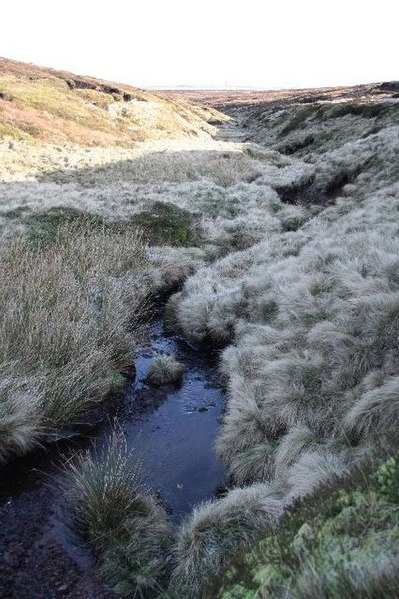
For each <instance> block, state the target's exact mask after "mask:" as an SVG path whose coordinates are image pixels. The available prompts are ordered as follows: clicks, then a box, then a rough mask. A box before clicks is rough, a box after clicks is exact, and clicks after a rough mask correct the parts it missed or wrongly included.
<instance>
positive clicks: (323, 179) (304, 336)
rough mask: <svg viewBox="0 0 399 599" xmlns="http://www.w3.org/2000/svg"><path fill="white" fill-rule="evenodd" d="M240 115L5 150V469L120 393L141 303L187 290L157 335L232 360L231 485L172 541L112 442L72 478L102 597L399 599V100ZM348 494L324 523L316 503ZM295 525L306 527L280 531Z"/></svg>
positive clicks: (240, 108)
mask: <svg viewBox="0 0 399 599" xmlns="http://www.w3.org/2000/svg"><path fill="white" fill-rule="evenodd" d="M378 89H380V88H378ZM380 91H381V89H380ZM368 93H369V92H368ZM366 96H367V94H366ZM338 100H339V101H338ZM228 111H229V114H230V115H231V116H232V117H233V118H232V120H230V121H227V120H226V121H225V122H224V124H220V123H219V125H218V128H219V132H218V136H217V137H216V138H211V137H210V136H208V137H206V136H205V135H203V136H198V138H195V136H194V137H191V138H190V139H185V140H177V141H173V142H172V141H164V140H157V141H145V142H137V143H136V145H135V146H134V147H133V148H132V149H126V148H116V147H111V148H85V149H82V148H79V149H77V147H76V146H73V145H70V146H65V145H62V146H59V145H57V144H53V143H48V142H46V143H40V144H38V143H37V144H35V143H33V144H32V143H30V142H29V143H28V142H27V141H26V140H12V139H10V138H7V139H5V140H4V141H3V142H2V146H1V149H0V152H1V157H2V162H1V164H2V167H1V169H2V170H1V172H0V176H1V180H2V182H1V183H0V234H1V236H2V238H3V241H2V244H3V248H2V254H1V257H0V267H1V268H2V272H3V277H2V278H3V281H4V284H3V287H2V289H1V290H0V301H1V303H2V305H3V306H4V310H3V313H2V315H1V318H0V337H1V339H2V340H3V341H4V343H3V344H2V349H1V350H0V358H1V362H2V366H1V368H2V373H3V371H4V376H2V382H1V386H0V400H1V404H0V431H1V436H0V459H2V460H4V461H6V460H7V459H9V458H10V456H12V455H14V454H16V453H24V452H27V451H29V450H31V449H32V448H34V447H36V446H37V445H38V444H40V443H42V442H43V441H45V440H46V439H47V438H48V437H49V436H51V435H54V434H57V433H58V432H59V431H60V430H61V431H62V430H64V429H65V428H70V427H74V426H75V424H76V422H79V421H81V420H82V419H84V418H85V415H86V414H87V412H88V411H90V410H92V409H93V407H95V406H96V405H97V404H98V403H99V401H100V399H103V398H105V397H107V396H108V394H109V393H110V392H111V391H114V390H115V389H118V388H121V387H122V386H123V377H121V372H122V373H123V372H125V373H126V369H127V366H128V364H129V363H130V362H129V360H130V358H131V355H132V352H133V351H134V349H136V350H137V348H138V347H140V343H141V339H142V336H143V320H144V313H145V307H146V305H147V304H148V298H149V297H153V296H154V295H155V294H159V293H171V292H172V291H176V290H177V292H176V293H174V294H173V295H172V296H171V297H170V299H169V301H168V303H167V307H166V313H165V322H166V324H167V326H168V327H171V329H173V330H175V331H179V332H180V334H183V335H184V336H185V338H186V339H188V340H189V341H190V343H192V344H193V345H196V346H203V347H204V346H205V347H214V348H218V349H219V350H220V372H221V374H222V376H223V379H224V382H225V386H226V389H227V397H228V401H227V408H226V411H225V414H224V417H223V422H222V426H221V431H220V434H219V437H218V441H217V453H218V455H219V456H220V458H221V459H222V460H223V461H224V463H225V464H226V465H227V468H228V471H229V476H230V481H231V486H230V489H229V490H228V491H227V492H226V493H225V494H224V496H223V497H221V498H218V499H213V500H211V501H209V502H205V503H203V504H200V505H196V506H194V507H193V512H192V514H191V515H190V516H189V517H187V519H186V520H185V522H184V523H183V525H182V526H181V527H180V529H179V531H178V533H177V536H174V535H173V533H172V532H171V530H170V528H169V527H168V523H167V516H166V514H165V512H164V509H163V506H162V505H159V502H158V500H157V498H156V497H154V496H153V495H152V494H151V492H148V493H144V492H143V490H142V489H141V488H139V486H137V487H136V486H135V476H134V472H133V471H132V470H130V466H129V460H128V459H127V456H126V455H125V454H124V452H123V448H122V447H121V446H120V445H118V444H116V445H113V446H112V444H111V447H114V449H115V448H117V449H118V451H120V456H119V457H118V458H115V456H113V455H111V454H110V453H109V454H106V455H105V457H104V456H103V462H100V463H97V462H96V461H95V459H94V457H93V456H89V455H86V456H85V457H83V458H81V461H80V462H79V464H78V466H76V467H75V470H74V476H75V485H76V486H75V491H74V494H73V497H72V500H71V505H72V507H71V510H72V512H73V513H75V516H76V519H77V522H78V523H79V526H80V527H81V529H82V531H83V533H84V535H85V536H86V538H87V539H88V542H89V543H90V545H91V546H92V548H93V549H94V552H95V554H96V556H97V558H98V564H99V571H100V574H101V576H102V578H103V579H104V580H105V582H106V583H107V584H108V586H109V587H110V588H112V589H113V591H114V592H117V593H118V594H120V595H122V596H129V593H130V594H134V593H142V595H143V596H149V597H154V596H162V593H164V592H166V591H165V587H166V586H167V585H168V590H167V592H166V593H167V594H166V595H165V596H167V597H179V598H180V599H185V598H187V599H188V598H189V597H190V599H191V598H195V597H198V598H204V599H205V598H206V599H207V598H208V597H215V596H217V595H218V594H219V596H223V597H228V598H230V597H231V598H233V597H237V598H238V597H268V596H272V597H305V596H306V597H307V596H310V597H313V596H314V597H317V596H331V597H336V596H337V597H338V595H339V596H341V597H345V596H347V597H353V596H354V597H356V596H365V597H378V596H381V595H378V592H379V589H381V588H383V589H388V590H389V592H390V593H391V596H396V595H395V594H396V592H397V591H398V584H397V581H398V579H399V573H398V569H397V560H396V557H397V536H396V533H397V527H398V522H397V516H396V515H395V514H397V503H398V495H397V489H398V487H397V480H398V472H399V471H398V468H397V460H396V458H395V457H392V458H391V457H390V456H394V455H395V452H396V451H397V447H398V444H397V441H398V439H397V425H398V424H399V403H398V398H399V354H398V335H399V242H398V239H399V236H398V233H399V167H398V164H399V162H398V156H399V104H398V100H397V99H396V98H395V97H394V93H390V92H389V93H388V92H386V93H385V91H384V90H382V95H381V94H380V95H378V94H377V95H376V96H373V97H372V98H371V97H369V96H367V97H362V96H361V97H356V98H355V100H353V99H351V98H350V97H346V98H335V97H333V98H332V99H325V98H316V97H314V98H313V97H310V100H309V101H308V100H307V101H306V102H303V103H301V102H300V101H298V98H297V97H293V98H291V100H286V99H284V101H281V102H280V103H279V101H278V99H275V98H273V101H270V102H267V101H266V102H264V103H262V102H257V103H252V104H251V103H250V104H248V105H246V106H244V105H237V104H234V105H230V106H229V107H228ZM138 229H139V230H140V231H142V232H143V233H139V232H137V230H138ZM143 234H144V238H143V237H142V235H143ZM19 235H21V237H20V236H19ZM16 297H17V298H18V301H17V302H15V298H16ZM132 315H133V317H132ZM160 366H162V362H161V363H160ZM173 368H176V364H174V365H173ZM171 369H172V367H171V363H170V362H168V364H167V366H166V375H165V371H162V374H163V375H165V376H171V375H173V373H172V372H171ZM118 455H119V454H118ZM389 460H391V461H389ZM383 462H385V466H381V463H383ZM105 466H107V469H105ZM359 473H360V474H359ZM375 473H377V474H375ZM355 474H356V476H357V477H359V476H360V477H361V478H362V483H359V486H358V487H357V486H356V485H357V484H358V483H357V482H356V481H355V482H353V481H352V479H353V477H354V476H355ZM356 480H357V479H356ZM376 481H377V482H376ZM362 485H363V486H362ZM387 486H388V487H389V490H388V491H387V490H386V487H387ZM341 487H342V488H343V487H345V488H346V489H347V490H346V491H342V494H341V495H339V493H340V491H337V493H338V495H337V496H335V495H332V491H331V493H330V495H331V497H334V498H336V499H332V500H331V502H332V503H331V504H328V505H327V502H326V510H325V512H322V514H321V516H320V519H319V520H317V521H316V520H315V518H314V516H313V515H312V514H314V512H312V509H319V508H318V503H317V502H318V501H319V499H318V497H323V495H322V494H323V493H326V489H327V490H328V489H334V492H335V490H336V489H339V488H341ZM392 489H393V491H392ZM320 493H321V495H319V494H320ZM345 493H347V495H345ZM115 497H117V499H118V501H116V500H115ZM312 502H313V503H312ZM298 505H299V506H300V509H301V510H303V512H299V514H301V513H303V514H304V516H303V519H304V521H305V524H306V523H308V524H309V528H311V529H312V530H309V529H306V531H304V530H303V527H302V524H303V521H302V522H300V523H299V524H298V522H297V521H295V515H294V516H293V518H294V524H293V525H291V524H289V525H286V524H285V522H286V520H287V514H290V513H291V511H292V510H294V508H296V507H297V506H298ZM312 505H313V508H312ZM110 506H113V507H112V509H110ZM301 506H302V507H301ZM359 506H360V507H359ZM357 509H364V513H365V514H367V517H365V522H364V523H363V525H364V527H368V528H369V531H370V534H369V535H368V536H367V537H366V536H364V535H362V534H360V533H359V534H358V533H357V532H356V526H355V525H356V522H354V521H353V519H351V517H350V514H354V513H355V512H356V510H357ZM111 512H112V517H111V515H110V514H111ZM294 514H295V510H294ZM324 516H325V517H324ZM288 517H290V516H288ZM299 518H300V517H299ZM290 522H291V520H290ZM329 524H331V526H329ZM388 524H389V526H388ZM284 527H285V528H284ZM290 527H291V528H290ZM301 527H302V528H301ZM345 527H346V528H345ZM327 529H328V530H327ZM343 529H345V531H346V533H345V535H344V534H343V533H342V530H343ZM388 529H389V531H388ZM137 531H139V532H137ZM287 531H288V532H287ZM312 531H313V532H312ZM392 531H393V532H392ZM139 533H140V534H139ZM305 533H306V535H305ZM313 533H314V535H313ZM278 535H280V536H281V538H282V539H286V544H285V545H284V546H283V548H281V547H279V546H275V545H273V543H274V540H273V539H275V538H276V536H277V537H278ZM312 535H313V536H312ZM315 535H316V536H315ZM305 536H306V538H305ZM327 536H328V539H327ZM316 537H317V539H316ZM315 539H316V540H315ZM326 539H327V541H328V542H330V541H331V543H332V544H333V545H334V547H338V546H340V547H341V550H342V552H343V554H345V555H346V557H347V559H346V561H345V563H344V564H342V563H339V564H338V561H339V560H336V561H334V559H331V560H329V561H328V560H327V557H328V552H327V551H326V546H327V545H328V542H327V541H326ZM331 539H332V540H331ZM259 542H260V543H261V544H260V545H259V551H258V550H257V547H258V543H259ZM262 543H263V545H262ZM340 544H341V545H340ZM299 545H300V551H302V552H303V556H304V560H305V561H304V562H303V563H302V562H300V561H299V562H298V561H295V559H294V557H293V554H295V551H294V549H293V548H294V547H296V546H299ZM265 547H266V549H265ZM250 551H254V553H250ZM338 553H339V552H338V549H337V555H338ZM301 555H302V554H301ZM330 557H331V556H330ZM327 561H328V563H327ZM254 563H255V564H256V565H255V566H253V564H254ZM271 563H273V564H274V565H273V568H272V567H269V564H271ZM143 564H145V566H143ZM232 564H233V565H232ZM248 564H250V565H248ZM276 564H277V565H276ZM359 568H360V569H361V571H362V573H363V574H364V577H365V579H366V580H363V581H362V585H363V586H362V587H360V586H359V585H360V582H359V580H360V579H359V576H358V570H359ZM296 574H298V577H296ZM220 576H224V577H225V578H224V583H223V585H224V587H223V590H221V589H220V588H215V586H214V585H215V580H217V579H218V577H220ZM340 578H341V579H344V580H346V581H349V582H348V586H347V588H348V589H350V590H349V591H348V593H347V595H345V589H344V590H342V586H341V583H340V582H339V579H340ZM167 581H169V582H167ZM310 585H311V586H310ZM351 585H352V586H351ZM310 588H312V589H313V590H312V594H306V593H307V592H308V593H310V591H309V589H310ZM162 589H163V590H162ZM318 593H319V595H318ZM320 593H321V594H320ZM398 595H399V592H398ZM132 596H133V595H132Z"/></svg>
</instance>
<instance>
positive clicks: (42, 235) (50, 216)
mask: <svg viewBox="0 0 399 599" xmlns="http://www.w3.org/2000/svg"><path fill="white" fill-rule="evenodd" d="M16 210H18V209H16ZM14 212H15V211H14ZM16 216H18V214H17V215H16ZM25 223H26V225H27V229H28V237H29V239H30V241H32V242H33V243H34V244H37V245H39V246H45V245H48V244H50V243H54V242H55V241H56V239H57V235H58V232H59V230H60V227H62V226H63V225H66V224H73V225H74V226H77V227H82V228H89V229H91V230H93V231H95V230H97V231H98V230H99V229H101V228H104V227H106V226H107V225H106V224H105V222H104V219H103V218H102V217H101V216H98V215H95V214H89V213H87V212H84V211H82V210H78V209H77V208H67V207H61V206H60V207H55V208H51V209H50V210H47V211H46V212H40V213H37V214H32V215H30V216H28V217H27V218H26V220H25Z"/></svg>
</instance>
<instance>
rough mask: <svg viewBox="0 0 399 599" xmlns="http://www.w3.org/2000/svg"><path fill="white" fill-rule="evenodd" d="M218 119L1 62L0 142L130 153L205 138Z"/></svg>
mask: <svg viewBox="0 0 399 599" xmlns="http://www.w3.org/2000/svg"><path fill="white" fill-rule="evenodd" d="M217 119H218V117H217V113H216V112H215V111H214V110H212V109H207V108H206V107H204V108H201V107H199V106H192V105H189V104H187V103H186V102H185V101H184V100H180V99H175V100H170V99H168V98H166V97H164V96H162V95H161V94H156V93H151V92H147V91H144V90H141V89H138V88H135V87H131V86H129V85H122V84H117V83H111V82H109V81H103V80H100V79H94V78H92V77H83V76H77V75H74V74H73V73H68V72H65V71H55V70H53V69H48V68H43V67H37V66H35V65H30V64H25V63H21V62H17V61H13V60H9V59H6V58H0V139H4V138H5V137H7V138H11V139H15V140H28V141H32V140H40V141H46V142H52V143H68V144H79V145H81V146H92V145H99V146H112V145H121V146H124V147H129V146H131V145H132V143H133V142H135V141H144V140H146V139H163V138H169V137H179V136H185V137H193V136H194V137H196V136H201V135H202V136H204V135H205V136H206V135H207V134H210V133H212V132H213V131H214V128H213V127H212V124H211V122H212V121H215V120H217Z"/></svg>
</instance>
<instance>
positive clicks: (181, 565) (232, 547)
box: [170, 484, 282, 598]
mask: <svg viewBox="0 0 399 599" xmlns="http://www.w3.org/2000/svg"><path fill="white" fill-rule="evenodd" d="M281 515H282V502H281V499H280V497H279V496H278V493H276V491H275V490H274V489H272V488H270V487H269V486H267V485H260V484H258V485H253V486H249V487H247V488H244V489H235V490H233V491H230V493H229V494H228V495H227V496H226V497H225V498H223V499H220V500H219V501H217V502H213V503H212V502H209V503H206V504H203V505H202V506H200V507H198V508H195V509H194V511H193V515H192V516H191V518H189V519H188V520H187V521H186V522H185V523H184V524H183V526H182V528H181V530H180V534H179V538H178V542H177V548H176V558H175V561H176V563H177V566H176V568H175V570H174V572H173V574H172V578H171V583H170V589H171V590H172V592H174V593H175V594H176V595H177V596H180V597H186V596H187V597H193V598H194V597H205V596H208V595H207V585H208V583H209V582H212V577H213V576H216V577H217V576H218V574H219V573H220V572H222V571H223V568H224V567H226V565H227V564H228V563H229V561H230V560H231V558H232V556H233V555H234V554H235V553H236V552H237V548H239V547H241V548H244V547H249V546H250V545H251V543H253V541H254V538H256V535H257V534H259V531H261V530H263V531H264V530H269V531H273V530H275V528H276V526H277V523H278V521H279V519H280V517H281Z"/></svg>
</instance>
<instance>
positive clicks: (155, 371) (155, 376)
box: [147, 356, 185, 386]
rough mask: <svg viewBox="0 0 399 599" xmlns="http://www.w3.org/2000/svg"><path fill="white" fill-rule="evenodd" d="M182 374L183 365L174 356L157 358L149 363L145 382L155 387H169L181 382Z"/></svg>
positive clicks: (183, 370)
mask: <svg viewBox="0 0 399 599" xmlns="http://www.w3.org/2000/svg"><path fill="white" fill-rule="evenodd" d="M184 372H185V366H184V364H181V363H180V362H178V361H177V360H176V358H175V357H174V356H157V357H156V358H154V360H153V361H152V363H151V366H150V368H149V371H148V376H147V380H148V382H149V383H151V384H152V385H156V386H161V385H169V384H172V383H178V382H179V381H181V379H182V377H183V374H184Z"/></svg>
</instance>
